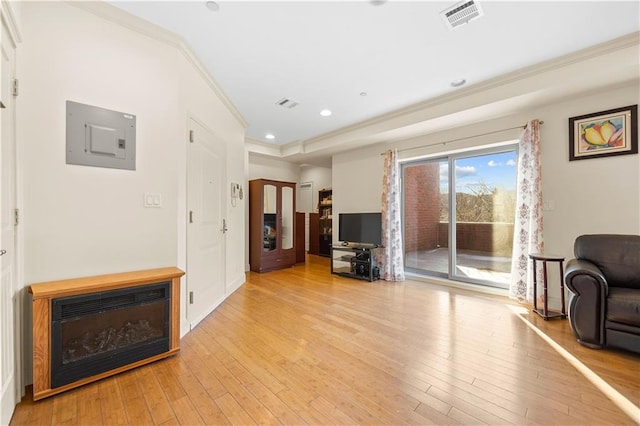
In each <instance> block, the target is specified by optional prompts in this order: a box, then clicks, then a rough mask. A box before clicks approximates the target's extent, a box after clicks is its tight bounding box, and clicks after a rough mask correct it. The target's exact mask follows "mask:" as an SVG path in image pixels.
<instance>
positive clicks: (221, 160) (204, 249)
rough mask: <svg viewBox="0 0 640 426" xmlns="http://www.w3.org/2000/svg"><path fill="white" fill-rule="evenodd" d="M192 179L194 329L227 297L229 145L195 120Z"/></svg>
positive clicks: (190, 228)
mask: <svg viewBox="0 0 640 426" xmlns="http://www.w3.org/2000/svg"><path fill="white" fill-rule="evenodd" d="M189 124H190V128H191V130H192V132H193V133H192V138H191V139H192V140H193V141H192V142H190V143H189V148H188V165H187V167H188V174H187V186H188V187H187V198H188V199H187V209H188V214H187V220H188V222H189V223H188V224H187V275H186V276H187V278H186V282H187V296H188V299H187V319H188V320H189V325H190V327H191V328H193V327H195V326H196V325H197V324H198V323H199V322H200V321H202V319H204V317H206V316H207V315H208V314H209V313H210V312H211V311H212V310H213V309H214V308H215V307H216V306H218V304H220V302H222V300H223V298H224V296H225V293H226V282H225V279H226V278H225V228H226V224H225V213H226V191H225V189H226V164H227V161H226V145H225V142H224V141H223V140H221V139H220V138H218V137H216V135H214V134H213V133H212V132H211V131H209V130H208V129H206V128H205V127H204V126H202V125H200V124H199V123H198V122H196V121H195V120H193V119H191V120H190V121H189Z"/></svg>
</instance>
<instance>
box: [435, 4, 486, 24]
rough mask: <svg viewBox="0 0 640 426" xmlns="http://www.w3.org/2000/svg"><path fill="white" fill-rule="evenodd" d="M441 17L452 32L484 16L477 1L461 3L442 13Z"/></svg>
mask: <svg viewBox="0 0 640 426" xmlns="http://www.w3.org/2000/svg"><path fill="white" fill-rule="evenodd" d="M440 15H441V16H442V18H443V19H444V22H445V23H446V24H447V27H448V28H449V29H450V30H453V29H454V28H456V27H459V26H460V25H462V24H467V23H468V22H469V21H471V20H473V19H476V18H479V17H481V16H482V15H483V13H482V9H481V8H480V5H479V4H478V2H477V1H474V0H471V1H461V2H460V3H456V4H454V5H453V6H450V7H448V8H447V9H446V10H443V11H442V12H440Z"/></svg>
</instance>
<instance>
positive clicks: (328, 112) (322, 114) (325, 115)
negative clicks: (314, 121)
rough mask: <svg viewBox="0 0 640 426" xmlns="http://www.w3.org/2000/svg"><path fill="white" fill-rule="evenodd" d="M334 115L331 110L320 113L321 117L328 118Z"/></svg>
mask: <svg viewBox="0 0 640 426" xmlns="http://www.w3.org/2000/svg"><path fill="white" fill-rule="evenodd" d="M331 114H332V112H331V110H329V109H323V110H322V111H320V115H321V116H323V117H328V116H330V115H331Z"/></svg>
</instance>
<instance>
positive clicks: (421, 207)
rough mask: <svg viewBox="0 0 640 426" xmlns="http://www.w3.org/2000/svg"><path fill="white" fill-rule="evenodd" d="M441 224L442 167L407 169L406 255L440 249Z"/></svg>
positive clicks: (405, 208)
mask: <svg viewBox="0 0 640 426" xmlns="http://www.w3.org/2000/svg"><path fill="white" fill-rule="evenodd" d="M439 223H440V165H439V164H438V163H432V164H422V165H418V166H410V167H406V168H405V169H404V229H405V234H404V236H405V239H404V248H405V251H416V250H430V249H434V248H436V247H438V234H439V233H438V227H439Z"/></svg>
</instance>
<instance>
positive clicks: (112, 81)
mask: <svg viewBox="0 0 640 426" xmlns="http://www.w3.org/2000/svg"><path fill="white" fill-rule="evenodd" d="M22 6H23V10H22V33H23V43H22V45H21V46H20V51H19V67H18V68H19V77H20V79H21V89H22V90H21V94H20V96H19V98H18V101H17V102H18V106H17V110H18V120H17V129H18V130H17V132H18V136H17V137H18V145H19V146H20V150H21V151H20V152H21V154H20V159H19V165H20V168H21V173H22V177H23V181H24V187H23V193H24V194H23V197H24V214H23V219H24V220H23V226H24V235H25V244H24V247H25V250H24V265H25V266H24V267H25V271H24V275H25V282H24V285H25V286H28V285H29V284H31V283H34V282H39V281H49V280H56V279H64V278H71V277H80V276H87V275H96V274H103V273H114V272H121V271H132V270H140V269H147V268H155V267H163V266H173V265H176V266H179V267H181V268H183V269H184V268H185V265H186V248H185V247H186V246H185V240H186V228H185V223H186V146H187V145H186V144H187V141H186V135H187V122H188V119H189V117H191V116H193V117H196V118H198V119H199V120H200V121H202V122H203V123H204V124H206V125H207V126H208V127H209V128H211V129H212V130H214V131H215V132H216V133H217V134H218V135H219V136H220V137H221V138H222V139H223V140H224V141H225V142H226V144H227V153H228V164H227V170H228V171H229V181H237V182H243V180H244V176H245V175H244V129H243V126H242V124H241V123H240V122H239V120H238V119H237V118H236V117H235V116H234V115H233V114H231V112H230V111H229V109H228V108H227V107H225V104H224V103H223V102H222V101H221V100H220V99H219V98H218V97H217V95H216V94H215V92H214V90H213V89H212V88H211V86H209V85H208V84H206V83H205V80H204V77H203V76H202V75H201V74H200V73H199V72H198V71H196V70H195V68H194V67H193V65H192V64H191V63H190V62H189V60H188V59H187V56H186V55H185V54H183V53H182V52H181V51H179V50H178V49H177V48H175V47H171V46H169V45H168V44H165V43H163V42H160V41H155V40H154V39H153V38H150V37H147V36H144V35H141V34H140V33H138V32H135V31H131V30H128V29H126V28H125V27H123V26H121V25H118V24H115V23H113V22H110V21H107V20H105V19H102V18H100V17H98V16H96V15H94V14H92V13H89V12H87V11H86V10H84V9H82V8H79V7H76V6H72V5H70V4H68V3H62V2H38V3H31V2H24V3H23V4H22ZM66 100H73V101H77V102H81V103H86V104H90V105H95V106H99V107H103V108H107V109H113V110H117V111H123V112H128V113H131V114H135V115H136V117H137V132H136V137H137V150H136V170H135V171H128V170H116V169H106V168H96V167H86V166H75V165H67V164H65V122H66V120H65V101H66ZM226 186H227V187H228V186H229V185H226ZM145 192H155V193H160V194H161V195H162V208H158V209H149V208H143V202H142V196H143V193H145ZM228 199H229V197H227V200H228ZM227 211H228V222H229V225H230V233H229V238H228V242H227V255H226V259H227V289H228V290H229V291H233V290H234V289H235V288H237V286H238V285H240V284H241V283H242V282H244V267H243V262H242V258H243V253H244V244H243V241H244V208H242V207H236V208H233V207H231V206H230V204H229V207H228V208H227ZM183 292H184V287H183ZM182 300H183V301H184V300H186V297H184V295H183V297H182ZM182 317H184V303H183V315H182ZM29 328H30V318H29V316H28V315H27V316H26V318H25V329H26V330H29ZM183 331H184V330H183ZM27 342H29V338H27ZM26 346H27V348H25V354H24V355H25V356H24V358H25V359H30V347H29V345H26ZM26 371H30V365H27V366H26Z"/></svg>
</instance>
